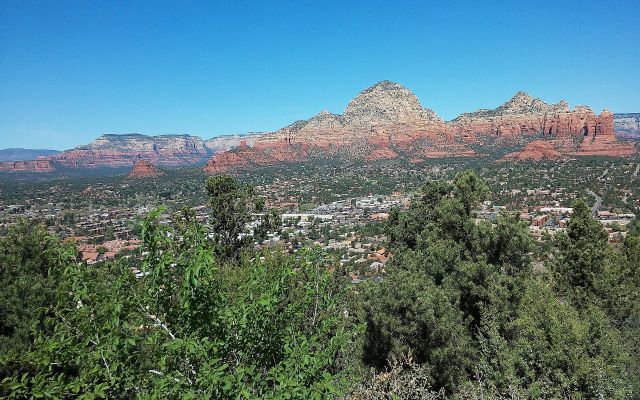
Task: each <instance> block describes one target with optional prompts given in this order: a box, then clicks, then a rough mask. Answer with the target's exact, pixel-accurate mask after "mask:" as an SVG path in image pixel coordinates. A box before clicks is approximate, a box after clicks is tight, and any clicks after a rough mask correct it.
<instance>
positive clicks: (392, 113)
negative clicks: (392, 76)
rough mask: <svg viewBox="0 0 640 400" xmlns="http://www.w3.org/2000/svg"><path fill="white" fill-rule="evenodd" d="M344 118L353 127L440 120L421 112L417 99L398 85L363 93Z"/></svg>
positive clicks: (384, 84) (382, 84) (387, 84)
mask: <svg viewBox="0 0 640 400" xmlns="http://www.w3.org/2000/svg"><path fill="white" fill-rule="evenodd" d="M343 117H344V119H345V122H347V123H348V124H350V125H354V126H372V125H379V124H392V123H419V122H424V121H425V120H426V121H431V120H437V119H438V117H437V115H435V113H434V112H433V111H431V110H425V109H423V108H422V105H421V104H420V101H419V100H418V97H417V96H416V95H415V94H414V93H413V92H411V91H410V90H409V89H407V88H405V87H404V86H402V85H401V84H399V83H395V82H391V81H382V82H379V83H376V84H375V85H373V86H371V87H369V88H367V89H365V90H363V91H362V92H360V94H358V95H357V96H356V97H355V98H354V99H353V100H351V102H350V103H349V105H348V106H347V108H346V109H345V111H344V114H343Z"/></svg>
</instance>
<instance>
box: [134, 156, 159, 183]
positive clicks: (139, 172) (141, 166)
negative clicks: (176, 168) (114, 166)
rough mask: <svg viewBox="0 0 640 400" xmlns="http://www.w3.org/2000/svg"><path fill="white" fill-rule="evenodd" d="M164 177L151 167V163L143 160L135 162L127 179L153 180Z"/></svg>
mask: <svg viewBox="0 0 640 400" xmlns="http://www.w3.org/2000/svg"><path fill="white" fill-rule="evenodd" d="M161 175H164V172H162V171H161V170H159V169H158V168H156V167H155V166H153V165H152V164H151V163H149V162H148V161H145V160H139V161H136V164H135V165H134V166H133V169H132V170H131V172H129V175H128V177H129V178H130V179H145V178H155V177H158V176H161Z"/></svg>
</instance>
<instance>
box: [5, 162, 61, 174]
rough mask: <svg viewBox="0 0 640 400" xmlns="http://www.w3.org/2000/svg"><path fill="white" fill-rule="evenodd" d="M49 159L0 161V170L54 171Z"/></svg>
mask: <svg viewBox="0 0 640 400" xmlns="http://www.w3.org/2000/svg"><path fill="white" fill-rule="evenodd" d="M54 171H55V167H54V166H53V164H52V163H51V161H49V160H33V161H4V162H0V172H54Z"/></svg>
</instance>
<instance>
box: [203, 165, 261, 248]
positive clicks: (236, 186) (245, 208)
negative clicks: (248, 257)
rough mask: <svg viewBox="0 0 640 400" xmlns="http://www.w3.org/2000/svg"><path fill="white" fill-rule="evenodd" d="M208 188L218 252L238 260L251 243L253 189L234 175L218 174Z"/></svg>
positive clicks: (208, 183) (209, 181)
mask: <svg viewBox="0 0 640 400" xmlns="http://www.w3.org/2000/svg"><path fill="white" fill-rule="evenodd" d="M206 190H207V193H208V195H209V206H210V207H211V225H212V228H213V233H214V240H215V242H216V253H217V254H218V256H220V257H223V258H226V259H236V260H237V259H238V258H239V257H240V253H241V250H242V249H243V248H244V247H245V246H246V245H247V244H248V243H249V240H248V239H247V236H246V225H247V223H248V222H249V220H250V206H251V200H252V196H253V189H252V188H251V187H249V186H245V185H241V184H240V183H238V182H237V181H236V180H235V179H234V178H232V177H230V176H227V175H218V176H214V177H211V178H209V180H207V185H206Z"/></svg>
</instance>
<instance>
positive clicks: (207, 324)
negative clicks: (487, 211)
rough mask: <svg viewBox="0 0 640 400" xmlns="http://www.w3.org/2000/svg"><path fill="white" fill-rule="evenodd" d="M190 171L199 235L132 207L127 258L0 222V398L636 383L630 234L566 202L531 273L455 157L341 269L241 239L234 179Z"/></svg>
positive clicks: (476, 390) (509, 224)
mask: <svg viewBox="0 0 640 400" xmlns="http://www.w3.org/2000/svg"><path fill="white" fill-rule="evenodd" d="M208 189H209V194H210V196H211V205H212V209H213V210H214V215H213V219H214V220H215V219H216V218H219V220H217V222H214V226H216V231H215V234H214V235H209V234H208V232H207V231H206V229H205V227H204V226H202V225H201V224H199V223H198V222H197V221H196V219H195V216H194V215H193V214H192V213H191V212H189V211H184V212H182V213H178V214H176V215H175V216H174V218H173V222H172V224H170V225H165V224H161V223H160V222H159V220H158V218H159V215H160V214H161V212H162V210H158V211H156V212H153V213H151V214H150V215H149V216H148V217H147V218H146V220H145V221H144V223H143V224H142V229H141V235H142V239H143V249H142V250H143V253H142V254H143V260H142V261H141V262H140V263H139V264H138V265H136V267H137V268H138V270H139V271H137V272H138V274H137V276H136V274H134V271H132V270H131V269H130V268H129V266H128V265H125V263H123V262H112V263H105V264H97V265H94V266H87V265H85V264H82V263H79V262H78V261H77V259H76V251H75V249H74V248H73V246H69V245H64V244H61V243H59V242H58V241H57V240H56V239H55V238H53V237H51V236H49V235H47V234H46V232H45V231H44V229H43V228H41V227H33V226H29V225H27V224H23V225H19V226H17V227H14V228H12V229H11V231H10V232H9V235H8V236H7V237H6V238H2V239H0V279H1V282H0V283H2V287H1V288H0V296H1V297H0V300H2V302H1V303H0V312H1V313H0V397H3V398H42V397H47V398H84V399H90V398H212V399H241V398H256V399H257V398H260V399H269V398H272V399H276V398H277V399H280V398H290V399H309V398H311V399H314V398H317V399H320V398H341V397H346V398H351V399H354V400H355V399H392V398H411V399H441V398H459V399H480V398H532V399H533V398H554V399H555V398H558V399H560V398H572V399H587V398H607V399H609V398H612V399H626V398H636V397H638V393H640V385H639V381H640V379H639V377H640V356H639V355H640V341H639V340H638V338H639V337H640V329H639V328H640V324H638V321H640V239H639V238H638V237H637V236H635V235H634V234H633V233H632V234H630V235H629V237H628V238H627V239H626V240H625V242H624V243H623V244H622V245H621V246H619V248H616V249H614V248H612V247H611V246H610V245H609V244H608V242H607V237H606V234H605V233H604V231H603V230H602V227H601V225H600V224H599V223H597V222H595V221H593V220H592V219H591V217H590V214H589V210H588V208H587V207H586V206H584V204H580V203H577V204H576V206H575V209H576V212H575V214H574V215H573V217H572V220H571V222H570V223H569V226H568V231H567V233H566V234H562V235H559V236H558V237H557V239H556V240H555V241H554V243H553V245H552V246H550V250H549V251H550V254H548V257H547V258H548V260H549V262H548V265H547V268H548V270H549V273H548V274H546V273H543V274H542V275H535V274H534V273H533V270H532V267H531V259H530V258H531V256H532V254H533V253H532V252H533V250H534V246H533V244H532V242H531V239H530V237H529V234H528V232H527V227H526V225H525V224H523V223H521V222H519V221H518V219H517V217H516V216H515V215H508V214H505V215H501V216H499V217H498V219H497V220H496V221H495V222H493V223H489V222H481V221H476V220H475V218H474V212H473V210H475V209H477V207H478V205H479V204H480V202H481V201H482V200H483V199H484V198H485V196H486V194H487V190H486V187H485V185H484V183H483V182H482V181H481V180H480V179H479V178H478V177H477V176H476V175H475V174H473V173H471V172H464V173H461V174H459V175H458V176H456V178H455V179H454V180H453V181H452V182H450V183H443V182H431V183H428V184H427V185H426V186H425V188H424V190H423V193H422V196H421V197H419V198H416V199H415V200H414V201H413V202H412V204H411V206H410V208H409V209H408V210H407V211H402V212H401V211H399V210H394V211H393V212H392V213H391V216H390V219H389V221H388V224H387V225H386V227H385V230H386V233H387V236H388V239H389V249H390V251H391V252H392V254H393V257H391V259H390V261H389V263H388V264H387V266H386V270H387V275H386V276H385V278H384V280H383V281H382V282H368V283H367V284H365V285H363V286H358V287H349V286H348V285H347V284H346V282H345V281H344V280H342V279H341V278H340V277H339V276H338V275H339V274H338V273H337V272H334V273H328V272H327V271H328V270H330V268H329V267H333V266H334V265H333V261H332V260H331V259H329V258H328V257H327V256H326V255H325V254H323V253H322V252H320V251H317V250H313V249H303V250H301V251H300V252H298V253H296V254H295V255H293V256H292V255H288V254H285V253H284V252H283V251H281V250H279V249H274V250H269V251H263V252H255V251H250V250H248V249H247V248H246V240H245V239H243V237H244V236H243V235H241V233H243V232H244V222H246V218H247V215H248V210H249V209H250V208H251V207H253V206H252V205H251V200H252V199H251V190H250V189H249V188H243V187H240V186H238V185H237V184H236V183H235V181H233V179H231V178H228V177H219V178H218V179H214V180H211V181H210V182H209V186H208ZM216 215H217V217H216ZM265 215H266V217H265V218H264V221H265V223H266V224H270V222H269V218H271V217H272V216H271V215H270V214H265ZM272 219H273V220H274V223H273V224H271V225H269V227H262V228H260V229H258V230H257V231H256V232H258V233H259V234H260V235H262V236H264V235H266V234H267V232H268V231H272V230H277V229H278V226H277V223H275V220H276V219H277V218H275V217H273V218H272Z"/></svg>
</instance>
